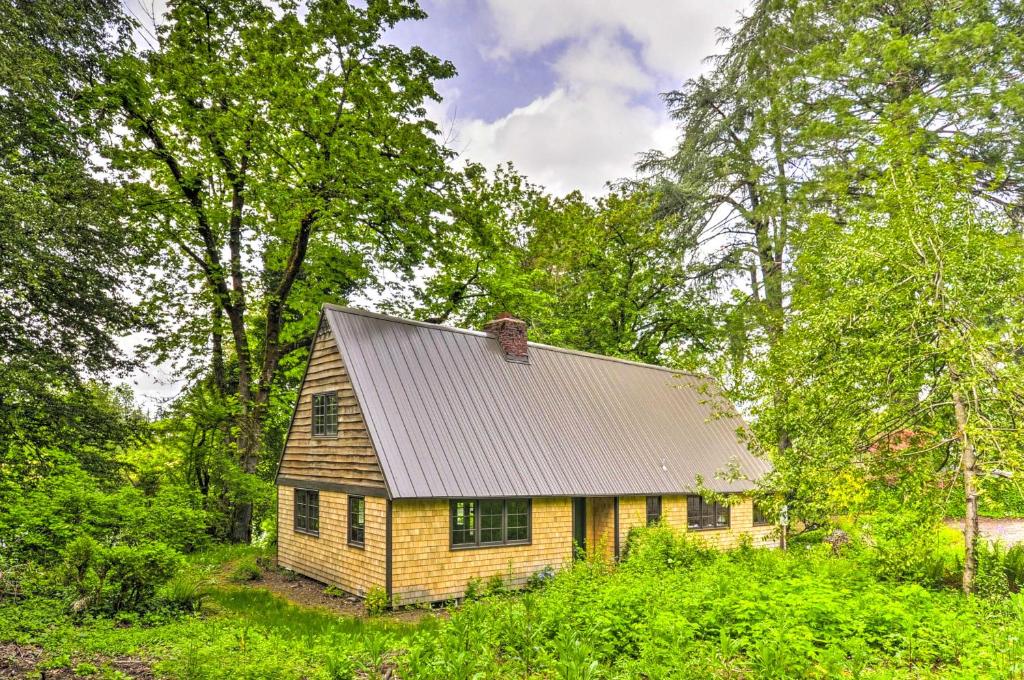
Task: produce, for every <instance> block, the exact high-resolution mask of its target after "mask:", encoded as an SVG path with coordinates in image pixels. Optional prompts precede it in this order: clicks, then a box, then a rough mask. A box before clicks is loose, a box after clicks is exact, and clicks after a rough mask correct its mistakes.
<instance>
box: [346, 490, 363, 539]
mask: <svg viewBox="0 0 1024 680" xmlns="http://www.w3.org/2000/svg"><path fill="white" fill-rule="evenodd" d="M348 542H349V545H355V546H358V547H360V548H361V547H363V545H364V544H365V543H366V499H365V498H363V497H362V496H349V497H348Z"/></svg>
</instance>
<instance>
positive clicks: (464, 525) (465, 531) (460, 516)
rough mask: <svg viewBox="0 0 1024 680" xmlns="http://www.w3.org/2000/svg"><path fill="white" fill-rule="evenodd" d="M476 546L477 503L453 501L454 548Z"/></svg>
mask: <svg viewBox="0 0 1024 680" xmlns="http://www.w3.org/2000/svg"><path fill="white" fill-rule="evenodd" d="M462 545H476V501H452V547H456V546H462Z"/></svg>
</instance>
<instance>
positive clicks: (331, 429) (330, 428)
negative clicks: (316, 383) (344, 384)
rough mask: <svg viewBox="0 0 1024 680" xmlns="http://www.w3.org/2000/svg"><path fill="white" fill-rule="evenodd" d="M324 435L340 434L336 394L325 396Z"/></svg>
mask: <svg viewBox="0 0 1024 680" xmlns="http://www.w3.org/2000/svg"><path fill="white" fill-rule="evenodd" d="M324 401H325V403H324V435H325V436H328V437H333V436H335V435H337V434H338V395H337V394H335V393H334V392H331V393H330V394H325V395H324Z"/></svg>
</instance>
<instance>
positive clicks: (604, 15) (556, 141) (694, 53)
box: [388, 0, 748, 195]
mask: <svg viewBox="0 0 1024 680" xmlns="http://www.w3.org/2000/svg"><path fill="white" fill-rule="evenodd" d="M747 5H748V3H747V2H744V1H741V0H703V1H700V0H634V1H633V2H621V1H620V2H615V1H614V0H554V1H552V0H425V1H424V2H423V8H424V9H425V10H426V12H427V14H428V15H429V18H428V19H426V20H425V21H421V22H415V23H407V24H405V25H403V26H400V27H397V28H396V29H395V30H394V31H393V32H392V34H391V35H390V36H388V37H389V38H390V39H391V40H393V41H394V42H396V43H397V44H400V45H411V44H418V45H420V46H422V47H424V48H426V49H428V50H429V51H431V52H433V53H434V54H437V55H438V56H441V57H444V58H446V59H449V60H451V61H452V62H453V63H454V64H455V66H456V68H457V69H458V70H459V75H458V76H457V77H456V78H455V79H453V80H451V81H448V82H445V83H442V84H441V86H440V91H441V94H442V96H443V97H444V101H443V103H442V104H441V105H440V106H438V107H436V108H435V109H434V110H433V111H432V115H433V116H434V117H435V118H436V119H437V120H438V122H439V123H441V124H442V126H443V128H444V129H445V131H446V132H447V133H448V135H449V139H450V143H451V145H452V147H453V148H455V149H456V150H457V151H458V152H459V153H460V154H461V155H462V156H463V157H464V158H469V159H472V160H476V161H480V162H483V163H485V164H487V165H494V164H497V163H500V162H502V161H504V160H511V161H513V162H514V163H515V164H516V166H517V167H518V168H519V169H520V171H522V172H524V173H525V174H527V175H528V176H529V177H530V178H531V179H532V180H534V181H536V182H539V183H541V184H543V185H545V186H547V187H548V188H550V189H551V190H552V191H555V192H558V193H563V192H566V191H569V190H572V189H576V188H579V189H582V190H583V191H584V192H585V193H587V194H590V195H593V194H596V193H599V192H600V191H601V189H602V187H603V185H604V183H605V182H606V181H609V180H614V179H617V178H620V177H622V176H625V175H628V174H629V173H630V171H631V167H632V164H633V162H634V161H635V159H636V154H638V153H639V152H641V151H645V150H647V149H650V148H652V147H669V146H671V144H672V141H673V140H674V138H675V130H674V129H673V126H672V125H671V124H670V122H669V121H668V119H667V117H666V115H665V111H664V106H663V104H662V102H661V99H660V98H659V96H658V95H659V93H660V92H664V91H666V90H669V89H673V88H676V87H678V86H679V85H680V84H681V83H682V82H683V81H685V80H686V79H687V78H689V77H692V76H694V75H696V74H698V73H699V72H701V70H703V69H704V68H705V65H704V63H703V59H704V57H706V56H707V55H709V54H712V53H714V52H715V51H716V50H717V45H716V39H717V33H716V28H717V27H719V26H724V25H732V24H733V22H734V21H735V20H736V18H737V16H738V12H739V11H741V10H743V9H745V8H746V7H747Z"/></svg>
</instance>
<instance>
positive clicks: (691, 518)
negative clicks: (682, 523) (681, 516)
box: [686, 496, 701, 529]
mask: <svg viewBox="0 0 1024 680" xmlns="http://www.w3.org/2000/svg"><path fill="white" fill-rule="evenodd" d="M700 500H701V499H700V497H699V496H687V498H686V526H687V528H689V529H700Z"/></svg>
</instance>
